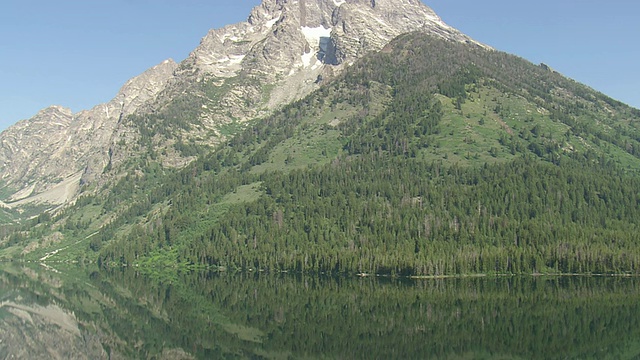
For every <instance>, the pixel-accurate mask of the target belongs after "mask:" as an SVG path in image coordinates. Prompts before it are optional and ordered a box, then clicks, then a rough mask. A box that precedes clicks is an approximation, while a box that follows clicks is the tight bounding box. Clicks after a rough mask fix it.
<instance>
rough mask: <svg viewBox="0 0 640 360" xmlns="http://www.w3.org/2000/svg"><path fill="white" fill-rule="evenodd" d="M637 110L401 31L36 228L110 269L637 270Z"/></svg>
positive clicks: (554, 76)
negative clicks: (185, 160) (184, 158)
mask: <svg viewBox="0 0 640 360" xmlns="http://www.w3.org/2000/svg"><path fill="white" fill-rule="evenodd" d="M639 120H640V111H638V110H636V109H632V108H630V107H628V106H626V105H624V104H622V103H619V102H617V101H615V100H613V99H610V98H609V97H607V96H605V95H603V94H600V93H597V92H595V91H593V90H592V89H589V88H587V87H585V86H584V85H581V84H578V83H576V82H574V81H572V80H570V79H567V78H565V77H563V76H562V75H560V74H558V73H556V72H554V71H552V70H551V69H550V68H548V67H547V66H545V65H533V64H531V63H529V62H527V61H526V60H523V59H520V58H517V57H515V56H512V55H508V54H505V53H501V52H497V51H493V50H486V49H484V48H481V47H478V46H475V45H471V44H459V43H452V42H449V41H445V40H441V39H436V38H433V37H431V36H429V35H426V34H408V35H404V36H401V37H400V38H398V39H396V40H395V41H394V42H392V43H391V44H389V45H388V46H387V47H385V48H384V49H383V50H382V51H381V52H380V53H377V54H373V55H371V56H369V57H367V58H366V59H363V60H362V61H360V62H358V63H356V64H354V65H353V66H352V67H351V68H350V69H349V70H347V71H346V72H345V73H344V74H343V75H342V76H340V77H339V78H338V79H337V80H336V81H334V82H332V83H330V84H327V85H325V86H323V87H322V88H321V89H320V90H318V91H317V92H315V93H313V94H311V95H310V96H308V97H306V98H305V99H303V100H301V101H298V102H296V103H293V104H291V105H288V106H287V107H285V108H284V109H282V110H281V111H279V112H277V113H276V114H274V115H272V116H270V117H268V118H266V119H258V120H256V121H255V122H254V123H253V124H252V125H251V126H249V127H248V128H247V129H246V130H245V131H242V132H240V133H238V134H237V135H236V136H234V137H233V138H232V139H231V140H229V141H228V142H227V143H226V144H224V146H221V147H220V148H218V149H217V150H215V151H214V152H212V153H211V154H208V155H204V156H201V157H200V158H199V159H198V160H196V161H195V162H194V163H192V164H191V165H189V166H188V167H186V168H185V169H183V170H181V171H178V172H172V171H167V170H166V169H162V168H159V167H158V166H157V165H153V166H152V165H146V164H144V163H141V164H139V165H138V167H137V168H136V169H134V170H132V171H131V172H130V174H129V175H128V176H127V177H125V178H123V179H122V180H121V182H120V184H119V185H118V186H116V187H115V188H114V189H113V191H111V192H110V193H109V195H108V196H106V197H101V196H92V197H86V198H84V199H83V200H82V201H79V203H78V204H77V205H76V207H75V208H73V209H69V210H68V212H67V213H66V214H64V215H62V216H58V217H56V218H53V219H46V218H45V219H40V220H41V223H42V224H44V225H41V226H39V227H37V228H38V229H41V230H39V231H41V232H42V233H46V232H50V231H51V229H54V230H56V231H59V232H60V233H62V234H66V235H67V238H68V239H72V238H75V239H78V240H77V241H78V243H77V244H78V245H77V246H76V248H77V249H79V250H76V251H75V252H74V254H75V255H74V256H77V257H80V258H84V259H95V258H96V257H97V258H98V260H99V261H100V263H101V265H102V266H119V265H121V264H126V265H134V264H136V265H138V266H149V267H158V266H191V267H199V266H211V267H216V268H217V267H220V268H227V269H261V270H267V271H280V270H289V271H304V272H331V273H352V274H355V273H379V274H395V275H447V274H470V273H537V272H541V273H638V271H639V266H640V246H638V245H640V236H639V235H638V233H639V232H638V220H637V219H640V178H639V177H638V171H639V170H640V130H639V129H638V124H639ZM89 210H90V211H89ZM87 211H88V212H87ZM78 214H90V215H86V216H84V215H83V216H80V215H78ZM70 234H73V235H70ZM21 236H29V235H25V234H22V235H21ZM31 236H33V230H32V234H31ZM18 240H19V239H18ZM18 240H14V242H13V243H14V244H15V243H16V242H17V241H18ZM69 241H70V240H69ZM67 256H68V255H67Z"/></svg>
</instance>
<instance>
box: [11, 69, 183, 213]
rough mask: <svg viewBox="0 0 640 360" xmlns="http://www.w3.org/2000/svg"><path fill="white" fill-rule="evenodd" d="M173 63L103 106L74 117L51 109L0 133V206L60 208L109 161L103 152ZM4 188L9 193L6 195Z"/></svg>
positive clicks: (160, 87)
mask: <svg viewBox="0 0 640 360" xmlns="http://www.w3.org/2000/svg"><path fill="white" fill-rule="evenodd" d="M176 66H177V64H176V63H175V62H173V61H171V60H167V61H165V62H163V63H162V64H159V65H157V66H154V67H153V68H151V69H149V70H148V71H146V72H145V73H143V74H141V75H140V76H137V77H135V78H133V79H131V80H129V81H128V82H127V83H126V84H125V85H124V86H123V87H122V89H121V90H120V92H119V93H118V94H117V95H116V97H115V98H114V99H113V100H111V101H110V102H108V103H106V104H101V105H98V106H96V107H94V108H93V109H91V110H87V111H82V112H79V113H77V114H73V113H72V112H71V110H69V109H65V108H63V107H60V106H51V107H49V108H46V109H44V110H42V111H40V112H39V113H38V114H37V115H36V116H34V117H33V118H31V119H29V120H25V121H21V122H19V123H17V124H16V125H14V126H12V127H10V128H9V129H7V130H6V131H4V132H3V133H2V134H1V135H0V174H1V175H0V176H1V177H0V180H1V181H2V187H4V188H5V190H6V191H5V192H7V193H8V192H11V193H12V195H10V196H9V197H8V198H7V199H6V200H5V202H7V203H9V205H10V206H14V207H15V206H19V205H22V204H24V203H25V202H29V201H36V202H41V203H49V204H61V203H64V202H66V201H68V200H70V199H72V198H73V196H74V195H75V193H76V191H77V188H78V186H79V184H80V182H81V180H83V181H91V180H93V179H95V177H96V176H97V175H98V174H100V173H101V172H102V170H103V169H104V167H105V165H106V164H107V162H108V157H109V155H108V149H109V145H110V142H111V140H112V137H113V135H114V132H115V130H116V129H117V127H118V126H119V123H120V122H121V120H122V119H123V118H124V117H126V116H128V115H130V114H133V113H134V112H135V111H136V110H137V109H139V108H140V107H142V106H143V105H145V104H146V103H148V102H150V101H152V100H155V97H156V96H157V94H158V93H159V92H160V91H162V90H163V89H164V87H165V86H166V84H167V81H168V80H169V79H170V78H171V76H172V74H173V71H174V70H175V68H176ZM7 190H8V191H7Z"/></svg>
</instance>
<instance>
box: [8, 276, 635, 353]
mask: <svg viewBox="0 0 640 360" xmlns="http://www.w3.org/2000/svg"><path fill="white" fill-rule="evenodd" d="M58 270H61V272H60V273H53V272H51V271H49V270H45V269H42V268H35V269H30V268H19V267H6V266H5V267H4V269H2V265H1V264H0V294H1V295H0V340H2V341H0V359H3V358H11V357H12V356H14V357H17V358H54V359H62V358H64V359H101V358H102V359H105V358H111V359H123V358H156V359H191V358H202V359H211V358H264V359H271V358H301V357H307V358H313V357H322V358H354V359H358V358H369V357H370V356H371V355H372V354H375V357H377V358H407V359H417V358H477V357H483V358H495V357H503V358H527V359H554V358H608V357H616V356H617V357H620V358H633V357H634V356H638V355H639V354H638V350H637V349H640V342H639V341H638V339H640V303H638V302H637V298H638V295H640V279H635V278H588V277H578V278H568V277H565V278H550V277H541V278H534V277H514V278H475V279H440V280H433V279H431V280H416V281H409V280H391V279H377V278H364V279H352V278H318V277H305V276H277V275H265V274H262V275H256V274H204V273H194V274H187V275H178V274H164V275H163V277H160V279H158V277H157V276H155V279H151V278H149V277H145V276H142V275H140V274H138V273H136V272H135V271H130V270H128V271H121V272H114V273H104V272H93V273H90V272H88V271H86V269H82V268H67V269H64V270H62V269H58Z"/></svg>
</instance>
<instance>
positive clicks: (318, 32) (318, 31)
mask: <svg viewBox="0 0 640 360" xmlns="http://www.w3.org/2000/svg"><path fill="white" fill-rule="evenodd" d="M300 30H301V31H302V34H303V35H304V37H305V39H306V40H307V43H309V47H310V48H311V51H309V52H308V53H306V54H303V55H302V63H303V64H304V67H309V66H311V65H313V63H312V62H313V59H314V58H316V56H317V54H318V52H319V51H320V50H321V49H320V40H321V39H322V38H329V37H331V28H328V29H326V28H325V27H324V26H322V25H320V26H318V27H315V28H311V27H307V26H303V27H301V28H300Z"/></svg>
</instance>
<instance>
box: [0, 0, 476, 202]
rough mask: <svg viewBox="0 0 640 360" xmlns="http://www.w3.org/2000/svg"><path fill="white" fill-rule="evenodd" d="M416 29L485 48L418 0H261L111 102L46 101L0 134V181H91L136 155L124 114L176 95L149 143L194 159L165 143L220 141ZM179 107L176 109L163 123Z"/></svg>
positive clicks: (46, 186)
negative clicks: (77, 105)
mask: <svg viewBox="0 0 640 360" xmlns="http://www.w3.org/2000/svg"><path fill="white" fill-rule="evenodd" d="M412 31H424V32H429V33H431V34H435V35H437V36H440V37H443V38H445V39H448V40H451V41H458V42H466V43H470V44H474V43H475V44H476V45H478V46H482V45H481V44H478V43H476V42H474V41H473V40H472V39H470V38H468V37H467V36H465V35H464V34H462V33H460V32H459V31H457V30H455V29H453V28H451V27H449V26H448V25H446V24H445V23H444V22H443V21H442V20H441V19H440V18H439V17H438V16H437V15H436V14H435V13H434V12H433V10H431V9H430V8H429V7H428V6H426V5H424V4H423V3H422V2H421V1H420V0H264V1H263V2H262V3H261V4H260V5H258V6H256V7H255V8H254V9H253V10H252V11H251V13H250V14H249V16H248V18H247V20H246V21H243V22H240V23H238V24H232V25H228V26H225V27H223V28H220V29H214V30H211V31H209V32H208V33H207V34H206V35H205V36H204V37H203V38H202V40H201V42H200V45H199V46H198V47H197V48H196V49H194V51H193V52H192V53H191V54H190V55H189V56H188V58H187V59H185V60H184V61H183V62H181V63H180V64H176V63H175V62H174V61H173V60H166V61H164V62H162V63H160V64H158V65H156V66H154V67H152V68H151V69H149V70H147V71H146V72H144V73H143V74H141V75H139V76H137V77H135V78H133V79H131V80H129V81H127V82H126V83H125V84H124V85H123V87H122V88H121V90H120V91H119V92H118V94H117V95H116V96H115V97H114V98H113V99H112V100H111V101H109V102H107V103H105V104H101V105H98V106H95V107H94V108H92V109H90V110H86V111H82V112H79V113H77V114H72V113H71V111H70V110H68V109H64V108H61V107H51V108H47V109H44V110H42V111H41V112H40V113H38V114H37V115H36V116H34V118H33V119H31V120H28V121H26V122H21V123H18V124H16V125H15V126H14V127H12V128H10V129H8V130H7V131H5V132H4V133H2V134H0V171H2V179H1V180H2V183H0V186H1V187H2V188H4V189H5V191H4V193H13V194H14V195H12V196H10V197H9V198H7V199H5V200H7V202H9V203H15V202H19V201H28V199H34V196H35V198H37V196H38V195H39V194H44V193H47V192H48V191H51V190H52V189H55V188H57V187H59V186H62V185H61V184H68V183H73V182H75V183H91V182H92V181H95V180H96V179H97V178H99V177H101V176H102V174H104V173H105V169H106V168H111V166H108V164H112V160H115V161H116V163H117V164H119V163H122V160H123V159H128V158H131V157H136V156H139V155H140V154H136V153H135V151H138V152H140V151H141V150H140V149H139V146H138V145H137V144H136V141H137V139H138V138H139V134H138V133H137V132H139V131H140V129H139V127H136V124H134V123H131V122H126V121H123V120H125V119H126V118H128V117H129V116H131V115H136V116H138V117H137V118H138V119H140V118H141V117H142V118H144V116H145V114H149V113H154V114H155V115H154V116H156V117H157V116H162V111H163V109H169V108H172V107H171V106H169V105H170V104H171V103H172V102H173V101H179V103H180V104H181V105H179V106H178V107H180V106H184V104H191V105H189V106H191V107H190V108H189V111H187V113H189V115H188V117H186V118H184V119H180V120H175V121H180V122H181V125H180V126H179V127H178V128H175V129H164V130H162V131H161V133H162V134H163V135H162V136H156V137H154V138H153V142H152V143H151V145H148V146H152V147H155V149H153V150H161V151H159V153H162V154H168V155H165V156H167V157H171V158H166V159H164V158H163V159H160V161H161V162H162V163H163V164H164V165H167V166H182V165H184V164H186V163H188V161H190V160H189V159H190V158H189V157H187V156H186V155H185V157H184V158H180V156H181V155H180V154H178V153H176V151H174V150H173V149H171V148H170V147H172V146H173V144H175V143H176V142H177V141H183V140H187V141H195V143H197V144H198V145H200V146H202V145H204V146H210V145H215V144H216V143H219V142H220V141H222V140H223V139H224V136H223V132H221V131H220V128H221V126H224V125H225V124H229V123H242V122H244V121H247V120H250V119H255V118H259V117H262V116H265V115H268V114H269V113H270V112H272V111H273V110H274V109H276V108H278V107H280V106H283V105H285V104H288V103H290V102H291V101H294V100H297V99H300V98H302V97H304V96H306V95H307V94H309V93H310V92H312V91H313V90H315V89H317V88H318V87H319V86H321V85H322V84H323V82H326V81H328V80H329V79H331V78H332V77H334V76H336V75H337V74H339V73H340V72H341V71H342V70H343V69H344V68H345V67H347V66H349V65H350V64H352V63H353V62H355V61H356V60H357V59H359V58H361V57H364V56H366V55H367V54H368V53H370V52H372V51H377V50H380V49H382V48H383V47H384V46H385V45H386V44H387V43H388V42H389V41H390V40H392V39H393V38H395V37H397V36H398V35H401V34H403V33H407V32H412ZM189 98H190V99H197V101H191V100H189ZM177 99H178V100H177ZM175 108H176V107H173V109H175ZM182 113H185V111H182V110H181V111H175V110H174V111H173V113H172V114H171V115H167V119H166V120H167V121H165V122H163V124H165V125H162V126H171V121H174V119H173V118H174V117H176V116H180V114H182ZM194 114H195V115H194ZM153 126H154V127H157V126H158V125H157V124H155V125H153ZM136 134H138V135H136ZM136 149H138V150H136ZM164 150H167V151H164ZM114 154H115V155H114ZM114 156H115V157H116V158H115V159H112V157H114ZM117 164H116V165H117ZM76 185H77V184H76ZM76 187H77V186H76ZM65 189H67V190H65V191H64V192H60V191H57V192H56V194H58V195H60V196H58V195H56V196H53V197H52V196H49V197H46V199H44V200H42V198H39V199H40V200H42V201H46V202H50V203H63V202H65V201H67V200H69V199H72V198H73V196H74V191H75V190H74V188H68V187H67V188H65ZM61 194H62V195H61ZM0 200H3V199H0Z"/></svg>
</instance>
